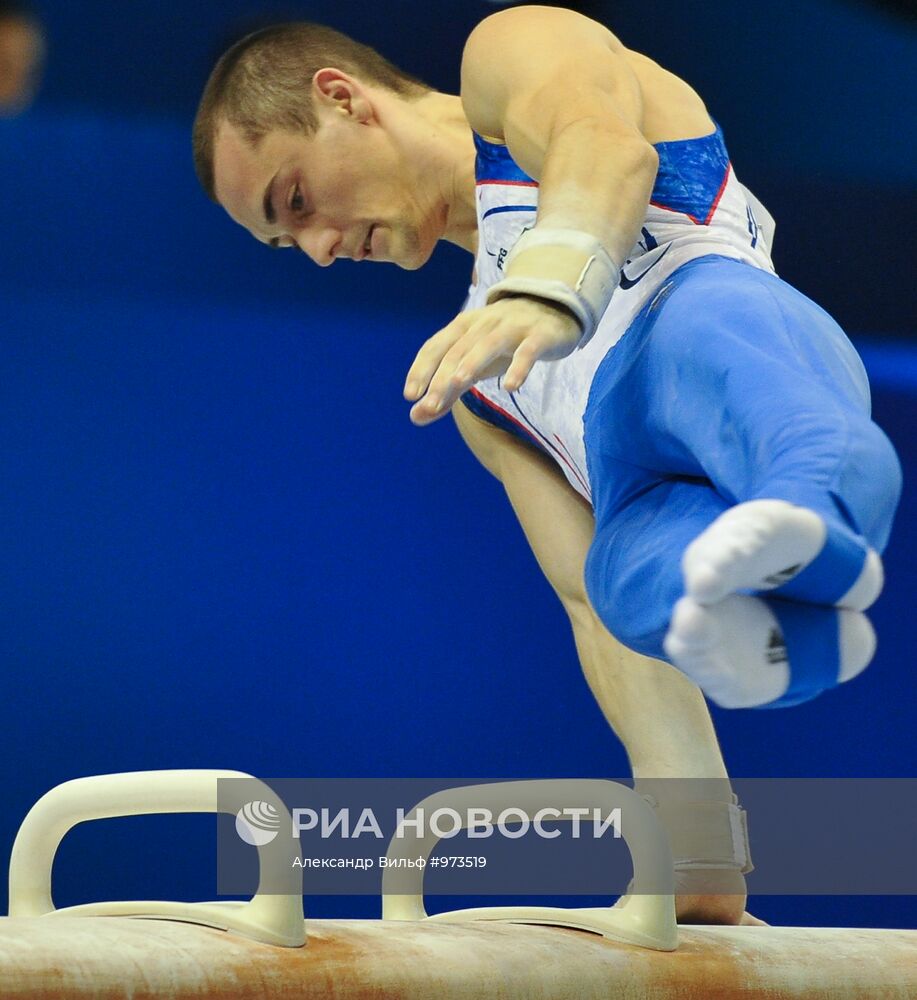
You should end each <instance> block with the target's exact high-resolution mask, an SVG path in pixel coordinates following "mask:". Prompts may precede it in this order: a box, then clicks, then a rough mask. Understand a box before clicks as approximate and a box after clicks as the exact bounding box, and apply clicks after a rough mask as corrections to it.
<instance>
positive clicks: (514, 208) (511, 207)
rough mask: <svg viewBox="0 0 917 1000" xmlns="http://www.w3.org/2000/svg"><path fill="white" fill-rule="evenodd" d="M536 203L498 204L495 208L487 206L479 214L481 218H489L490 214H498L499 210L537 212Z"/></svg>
mask: <svg viewBox="0 0 917 1000" xmlns="http://www.w3.org/2000/svg"><path fill="white" fill-rule="evenodd" d="M537 211H538V206H537V205H498V206H497V207H496V208H488V209H487V211H486V212H485V213H484V214H483V215H482V216H481V220H482V221H483V220H484V219H487V218H489V217H490V216H491V215H499V214H500V213H501V212H537Z"/></svg>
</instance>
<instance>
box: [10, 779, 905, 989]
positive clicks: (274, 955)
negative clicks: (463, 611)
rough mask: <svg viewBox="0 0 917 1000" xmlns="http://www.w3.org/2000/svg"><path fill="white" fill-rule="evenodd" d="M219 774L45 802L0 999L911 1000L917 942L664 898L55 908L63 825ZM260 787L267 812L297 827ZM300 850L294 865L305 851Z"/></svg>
mask: <svg viewBox="0 0 917 1000" xmlns="http://www.w3.org/2000/svg"><path fill="white" fill-rule="evenodd" d="M221 778H245V779H248V780H249V781H254V780H256V779H253V778H251V776H250V775H246V774H242V773H241V772H238V771H219V770H184V771H141V772H133V773H126V774H110V775H100V776H96V777H89V778H79V779H76V780H74V781H68V782H65V783H64V784H62V785H58V786H57V787H56V788H54V789H52V790H51V791H50V792H48V793H47V794H46V795H44V796H43V797H42V798H41V799H39V801H38V802H37V803H36V804H35V805H34V806H33V807H32V809H31V810H30V811H29V813H28V815H27V816H26V818H25V820H24V821H23V823H22V826H21V827H20V830H19V833H18V834H17V836H16V840H15V843H14V845H13V851H12V856H11V859H10V870H9V916H8V917H4V918H0V998H2V1000H12V998H16V1000H20V998H21V1000H77V998H80V1000H85V998H89V997H92V998H96V1000H115V998H119V1000H120V998H125V1000H127V998H130V1000H153V998H157V1000H166V998H168V1000H192V998H200V1000H204V998H206V1000H224V998H225V1000H230V998H232V1000H289V998H309V1000H312V998H315V1000H319V998H321V1000H345V998H346V1000H371V998H372V1000H380V998H386V1000H387V998H391V1000H453V998H489V997H494V998H501V1000H599V998H601V1000H608V998H612V997H613V998H615V1000H691V998H698V1000H700V998H704V1000H738V998H740V997H741V998H742V1000H750V998H760V1000H765V998H766V1000H788V998H793V1000H847V998H849V1000H879V998H883V1000H885V998H888V1000H893V998H894V1000H914V998H915V997H917V931H914V930H861V929H847V928H837V929H834V928H810V927H719V926H685V925H681V926H678V927H677V926H676V923H675V905H674V897H673V895H672V893H671V892H668V893H661V894H650V893H647V894H643V895H637V894H635V895H632V896H630V897H629V898H628V900H627V904H626V905H625V906H618V907H608V908H601V907H599V908H594V907H593V908H582V909H563V908H558V907H536V906H532V907H528V906H527V907H487V908H482V909H469V910H454V911H449V912H446V913H438V914H435V915H432V916H428V915H427V913H426V910H425V907H424V899H423V872H422V870H421V869H417V870H416V872H415V873H414V874H412V876H411V877H412V878H414V879H416V882H415V883H414V884H413V885H411V886H409V887H408V888H409V889H410V890H413V891H407V892H405V891H404V886H403V884H402V886H401V891H399V892H398V893H392V892H389V891H387V890H388V888H389V885H388V884H387V882H386V879H387V878H388V875H387V874H386V876H384V879H383V900H382V919H381V920H311V919H310V920H306V919H305V918H304V914H303V904H302V894H301V893H300V894H293V895H273V894H269V893H264V892H261V891H260V887H259V892H256V893H255V895H254V896H253V897H252V899H251V900H250V901H248V902H236V901H222V902H213V903H173V902H164V901H140V902H105V903H91V904H84V905H80V906H73V907H67V908H64V909H56V908H55V906H54V903H53V900H52V897H51V868H52V865H53V862H54V855H55V853H56V851H57V848H58V846H59V844H60V842H61V840H62V839H63V837H64V836H65V835H66V833H67V832H68V831H69V830H70V829H71V828H72V827H73V826H75V825H76V824H78V823H81V822H84V821H87V820H90V819H103V818H110V817H114V816H132V815H142V814H149V813H180V812H216V811H218V809H219V806H218V803H217V787H218V786H217V781H218V780H219V779H221ZM519 784H520V785H521V784H525V783H519ZM585 784H588V785H590V786H595V787H592V788H591V792H592V793H594V794H596V795H599V796H602V795H607V794H609V793H608V792H607V790H606V789H603V788H601V787H599V786H601V785H614V783H613V782H587V783H585ZM478 787H482V786H478ZM486 787H496V786H486ZM262 788H263V790H264V791H263V795H264V800H265V801H268V802H273V803H279V804H278V805H277V808H278V809H279V810H280V812H281V815H283V814H284V813H285V814H286V817H289V813H288V812H287V811H286V806H285V805H283V804H282V803H281V802H280V800H279V799H278V797H277V796H276V795H275V794H274V793H273V791H272V790H271V789H270V788H269V787H268V786H267V785H262ZM616 788H618V789H623V791H624V792H630V790H629V789H624V788H623V786H616ZM454 791H456V790H453V792H454ZM457 791H459V792H462V791H464V790H461V789H460V790H457ZM615 794H619V793H615ZM630 794H632V795H634V796H635V798H639V796H636V793H630ZM433 798H436V796H434V797H433ZM427 801H428V802H430V801H431V800H427ZM452 801H454V798H453V799H452ZM609 801H610V800H609ZM641 801H642V800H641ZM644 806H646V810H647V812H646V814H645V819H646V823H645V824H644V823H643V821H642V820H640V819H638V822H637V825H636V827H635V832H634V833H632V834H631V835H630V837H629V839H628V840H627V844H628V848H629V850H630V852H631V857H632V859H633V863H634V882H635V885H639V883H640V878H641V872H643V871H645V870H646V869H647V868H648V867H649V866H651V865H654V864H659V863H660V862H665V861H666V860H667V861H668V865H669V867H671V853H670V851H669V847H668V842H667V839H666V836H665V834H664V832H663V833H662V834H661V836H660V831H661V827H660V826H659V825H658V824H657V823H655V821H654V820H653V818H652V815H651V812H652V811H651V809H650V808H649V806H647V805H646V803H644ZM639 808H640V807H639V806H638V807H637V809H638V810H639ZM291 822H292V821H291ZM641 824H642V825H641ZM292 845H293V846H291V847H290V851H291V857H292V856H293V854H295V849H296V848H298V841H295V840H293V841H292ZM435 846H436V838H435V837H433V836H432V835H429V836H428V839H426V840H423V841H422V842H420V843H418V842H415V843H413V844H410V845H401V846H398V847H390V849H389V853H390V856H396V855H397V854H398V852H399V851H400V852H404V851H408V850H410V851H413V852H415V853H416V851H417V850H418V849H419V850H420V851H421V852H425V856H428V855H429V854H430V852H431V851H432V850H433V848H434V847H435ZM258 850H259V860H260V861H261V864H262V868H261V871H262V876H263V872H264V861H263V858H262V854H261V848H259V849H258ZM390 870H391V869H387V871H390Z"/></svg>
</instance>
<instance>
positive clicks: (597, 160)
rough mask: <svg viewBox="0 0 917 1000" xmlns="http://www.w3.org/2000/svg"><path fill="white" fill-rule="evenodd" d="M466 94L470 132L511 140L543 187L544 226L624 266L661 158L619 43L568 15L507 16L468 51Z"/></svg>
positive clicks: (545, 11) (535, 11) (527, 12)
mask: <svg viewBox="0 0 917 1000" xmlns="http://www.w3.org/2000/svg"><path fill="white" fill-rule="evenodd" d="M461 96H462V104H463V106H464V109H465V114H466V116H467V117H468V121H469V124H470V125H471V127H472V128H473V129H474V130H475V131H477V132H480V133H482V134H484V135H488V136H490V137H492V138H496V139H501V140H504V141H505V142H506V144H507V146H508V147H509V151H510V153H511V154H512V156H513V159H515V160H516V162H517V163H518V164H519V165H520V166H521V167H522V168H523V170H525V171H526V172H527V173H529V174H530V175H531V176H533V177H535V178H536V180H538V181H539V183H540V190H539V207H538V225H539V226H546V227H552V228H554V227H557V228H564V229H568V228H569V229H577V230H580V231H582V232H586V233H589V234H591V235H593V236H596V237H598V239H599V240H600V242H601V243H602V245H603V246H604V247H605V249H606V250H607V251H608V253H609V254H610V256H611V257H612V258H613V259H614V260H616V261H617V262H618V263H619V264H620V263H621V262H622V261H623V260H624V258H625V256H626V255H627V252H628V251H629V250H630V248H631V247H632V246H633V245H634V242H635V240H636V238H637V236H638V235H639V232H640V225H641V223H642V222H643V218H644V215H645V212H646V206H647V203H648V202H649V198H650V194H651V192H652V188H653V181H654V179H655V176H656V168H657V165H658V157H657V155H656V151H655V150H654V149H653V147H652V145H651V144H650V143H649V142H648V141H647V140H646V139H645V138H644V136H643V133H642V130H641V129H642V124H643V99H642V95H641V91H640V85H639V83H638V80H637V77H636V76H635V74H634V72H633V71H632V69H631V68H630V65H629V64H628V62H627V60H626V59H625V57H624V55H623V50H622V46H621V44H620V43H619V42H618V41H617V39H616V38H615V37H614V35H612V34H611V32H610V31H608V30H607V29H606V28H605V27H603V26H602V25H600V24H598V23H597V22H595V21H592V20H590V19H589V18H586V17H584V16H583V15H581V14H577V13H575V12H574V11H570V10H563V9H559V8H553V7H517V8H514V9H512V10H506V11H501V12H500V13H498V14H494V15H491V16H490V17H488V18H487V19H485V20H484V21H482V22H481V24H479V25H478V27H477V28H475V30H474V31H473V32H472V34H471V36H470V37H469V39H468V42H467V43H466V46H465V51H464V56H463V60H462V91H461Z"/></svg>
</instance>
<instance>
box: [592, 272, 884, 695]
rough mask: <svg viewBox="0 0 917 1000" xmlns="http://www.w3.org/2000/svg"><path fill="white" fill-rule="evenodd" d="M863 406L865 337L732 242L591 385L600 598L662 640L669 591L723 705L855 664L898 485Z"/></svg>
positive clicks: (630, 338)
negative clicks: (853, 339) (738, 255)
mask: <svg viewBox="0 0 917 1000" xmlns="http://www.w3.org/2000/svg"><path fill="white" fill-rule="evenodd" d="M868 408H869V396H868V387H867V384H866V380H865V375H864V373H863V371H862V367H861V365H860V364H859V360H858V358H857V357H856V354H855V353H854V352H853V349H852V347H851V346H850V345H849V342H847V340H846V338H845V337H844V335H843V333H842V332H841V331H840V329H839V328H838V327H837V325H836V324H835V323H834V321H833V320H831V318H830V317H829V316H827V314H826V313H824V312H823V311H822V310H821V309H819V308H818V307H817V306H815V305H814V303H812V302H810V301H809V300H808V299H806V298H805V297H804V296H802V295H801V294H800V293H798V292H796V291H795V290H794V289H792V288H790V287H789V286H788V285H786V284H785V283H783V282H782V281H780V279H778V278H776V277H774V276H773V275H770V274H767V273H766V272H763V271H759V270H757V269H755V268H752V267H749V266H747V265H743V264H740V263H738V262H735V261H729V260H726V259H724V258H715V257H714V258H704V259H702V260H700V261H695V262H692V263H691V264H689V265H687V266H686V267H684V268H682V269H680V270H679V271H678V272H676V274H675V275H673V276H672V277H671V278H670V279H669V281H668V282H667V283H666V285H665V286H664V287H663V289H662V290H661V292H660V293H659V294H658V295H657V296H656V299H655V300H654V301H653V302H652V303H651V304H650V306H649V307H648V308H647V309H645V310H644V312H643V314H641V316H640V317H638V319H637V321H635V323H634V324H633V326H632V327H631V329H630V330H629V331H628V333H627V334H626V335H625V338H624V339H623V340H622V342H621V344H619V345H618V347H616V348H615V349H614V350H613V351H612V352H610V354H609V356H608V357H607V358H606V360H605V362H603V365H602V368H600V370H599V373H598V374H597V377H596V380H595V383H594V385H593V392H592V395H591V398H590V404H589V408H588V409H587V415H586V434H587V451H588V453H589V456H590V474H591V476H592V478H593V484H594V487H596V489H595V492H596V515H597V532H596V540H595V543H594V548H595V551H594V553H591V559H590V562H591V567H592V572H591V574H587V584H589V586H590V597H591V598H592V600H593V602H594V603H596V602H598V604H600V605H602V606H604V607H605V608H606V610H607V613H608V614H609V616H610V617H612V618H614V619H615V620H616V622H615V623H616V625H617V626H618V628H619V630H620V628H622V627H623V628H624V629H625V630H627V631H629V632H631V633H632V634H631V636H630V639H631V642H633V641H635V640H636V641H638V642H640V643H641V644H642V645H641V646H637V647H635V648H639V649H640V651H641V652H647V653H649V654H650V655H659V647H658V645H657V643H658V642H659V639H660V635H659V632H660V619H664V618H667V617H671V616H672V613H673V605H674V603H675V601H678V606H677V608H674V618H673V619H672V621H671V627H670V628H669V629H668V636H667V638H666V639H665V646H664V649H665V653H666V654H667V657H666V658H668V659H669V660H670V661H672V662H674V663H675V664H676V665H677V666H679V667H680V668H681V669H683V670H685V672H686V673H688V675H689V676H691V677H692V679H694V680H696V681H697V682H698V683H699V684H700V686H701V687H702V688H704V690H705V691H706V692H707V693H708V694H709V695H710V696H711V697H712V698H713V699H714V700H717V701H718V702H719V703H720V704H724V705H729V706H733V707H736V706H739V705H753V704H754V705H760V704H765V703H772V704H794V703H796V702H798V701H802V700H807V699H808V698H810V697H813V696H814V695H815V694H817V693H818V692H819V691H821V690H824V689H825V688H827V687H830V686H833V685H834V684H837V683H840V682H841V681H842V680H846V679H849V678H850V677H851V676H854V675H855V674H856V673H857V672H859V670H861V669H862V668H863V667H864V666H865V665H866V664H867V663H868V661H869V659H870V658H871V655H872V652H873V648H874V638H873V635H872V631H871V627H870V626H869V624H868V622H867V621H866V619H865V617H864V616H862V615H861V614H859V609H861V608H865V607H867V606H868V604H869V603H871V601H872V600H874V599H875V597H876V596H877V594H878V591H879V589H880V587H881V562H880V561H879V558H878V553H879V552H881V551H882V549H883V548H884V546H885V544H886V543H887V540H888V534H889V531H890V526H891V519H892V515H893V513H894V509H895V506H896V504H897V499H898V495H899V492H900V467H899V465H898V462H897V459H896V457H895V455H894V451H893V450H892V448H891V445H890V444H889V443H888V441H887V439H886V438H885V436H884V435H883V434H882V432H881V431H880V430H879V429H878V428H877V427H876V426H875V425H874V424H873V423H872V422H871V421H870V419H869V409H868ZM631 414H637V415H638V416H637V419H636V420H634V419H631V420H630V421H627V420H622V415H631ZM622 426H623V428H624V430H623V431H622ZM625 432H626V433H625ZM622 470H623V472H622ZM635 470H642V472H639V473H638V472H637V471H635ZM641 475H642V476H643V482H642V483H641V482H640V481H639V476H641ZM653 475H655V476H656V481H655V484H654V482H653ZM704 487H706V488H707V490H708V492H709V493H711V494H713V495H715V499H714V497H713V496H704V494H703V493H697V494H695V493H694V492H692V491H693V490H698V489H703V488H704ZM689 498H690V499H689ZM717 507H718V508H719V509H717ZM651 508H652V509H651ZM705 522H706V523H705ZM653 536H656V538H655V539H654V537H653ZM610 546H618V547H622V546H623V549H622V551H620V552H617V553H612V551H611V548H610ZM682 557H684V560H683V561H684V570H685V578H684V579H679V577H680V567H679V568H678V570H676V568H675V566H674V565H673V562H674V561H677V562H679V563H681V561H682ZM632 560H634V561H633V562H632ZM635 567H642V568H639V569H635ZM590 577H591V579H590ZM637 580H639V581H640V582H641V583H642V585H643V586H648V587H649V590H647V591H645V592H644V595H643V598H644V599H643V601H642V602H640V600H639V598H638V597H637V595H636V594H633V593H631V592H630V589H629V588H630V587H631V586H633V585H634V583H635V581H637ZM686 589H687V594H686V596H683V597H682V595H684V594H685V590H686ZM748 591H751V592H752V593H751V594H750V593H748ZM763 591H770V592H769V593H768V594H767V595H766V596H765V595H763V594H762V593H761V592H763ZM755 593H758V594H760V595H761V596H754V595H755ZM679 598H681V599H680V600H679ZM635 600H636V601H637V603H638V604H641V607H640V608H635V607H634V603H635ZM667 602H671V603H668V607H667V608H666V604H667ZM613 604H616V605H617V606H616V607H613V606H612V605H613ZM831 605H837V606H838V607H839V608H840V609H841V610H834V609H833V608H831V607H830V606H831ZM651 607H652V608H653V610H652V611H651V612H650V611H649V609H650V608H651ZM624 608H627V609H628V611H627V613H626V614H627V616H634V617H635V623H634V624H628V623H627V622H623V621H622V616H623V615H624V612H623V610H622V609H624ZM597 610H598V608H597ZM606 625H607V626H608V627H609V628H611V629H612V631H614V628H613V627H612V626H611V624H610V623H609V622H608V621H606ZM635 631H636V632H638V633H640V635H636V634H633V633H634V632H635ZM619 638H622V641H625V642H627V641H628V640H627V639H625V638H624V637H623V636H620V635H619ZM781 658H782V659H781ZM781 663H782V664H783V667H782V668H781V667H780V664H781ZM772 668H774V669H772ZM781 669H783V670H785V671H786V674H787V678H788V680H787V683H786V685H785V689H784V690H783V692H779V691H776V692H775V687H776V685H777V679H778V677H779V674H780V671H781ZM726 675H729V676H728V677H727V676H726ZM767 695H769V697H766V696H767Z"/></svg>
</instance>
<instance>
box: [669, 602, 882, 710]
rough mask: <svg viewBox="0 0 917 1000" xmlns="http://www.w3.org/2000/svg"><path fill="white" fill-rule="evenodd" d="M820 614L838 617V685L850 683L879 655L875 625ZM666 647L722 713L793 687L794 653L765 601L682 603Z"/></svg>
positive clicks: (859, 617)
mask: <svg viewBox="0 0 917 1000" xmlns="http://www.w3.org/2000/svg"><path fill="white" fill-rule="evenodd" d="M814 610H820V611H823V612H824V613H825V614H833V615H836V616H837V623H838V649H839V652H840V662H839V663H838V664H837V672H836V674H835V676H836V678H837V680H836V683H837V684H841V683H843V682H844V681H849V680H850V679H851V678H853V677H856V675H857V674H859V673H860V672H861V671H863V670H864V669H865V668H866V666H867V665H868V664H869V661H870V660H871V659H872V657H873V655H874V653H875V650H876V636H875V632H874V631H873V628H872V625H870V623H869V619H868V618H866V616H865V615H863V614H861V613H860V612H858V611H850V610H847V609H839V610H837V611H834V610H831V609H828V608H824V609H814ZM663 646H664V648H665V652H666V655H667V656H668V657H669V659H670V660H671V661H672V663H673V664H674V665H675V666H676V667H678V669H679V670H681V671H682V672H683V673H685V674H686V675H687V676H688V677H690V678H691V680H693V681H694V683H695V684H697V685H698V687H699V688H700V689H701V690H702V691H703V692H704V694H705V695H706V696H707V697H708V698H709V699H710V700H711V701H713V702H714V703H715V704H717V705H719V706H720V707H721V708H753V707H757V706H760V705H767V704H769V703H771V702H773V701H776V700H777V699H778V698H780V697H781V696H782V695H783V694H784V693H785V692H786V690H787V688H788V687H789V686H790V678H791V674H792V670H793V669H794V663H793V658H792V651H788V650H787V647H786V643H785V641H784V637H783V632H782V631H781V629H780V624H779V622H778V621H777V618H776V616H775V615H774V613H773V612H772V611H771V609H770V608H769V607H768V605H767V603H766V602H765V601H763V600H762V599H761V598H759V597H750V596H747V595H744V594H732V595H730V596H728V597H727V598H725V599H724V600H723V601H720V602H719V603H718V604H714V605H711V606H706V605H702V604H699V603H698V602H697V601H696V600H694V598H692V597H683V598H681V600H679V601H678V603H677V604H676V605H675V611H674V614H673V615H672V623H671V625H670V627H669V632H668V635H667V636H666V638H665V642H664V643H663ZM795 668H796V669H797V670H798V669H799V664H796V665H795Z"/></svg>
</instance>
